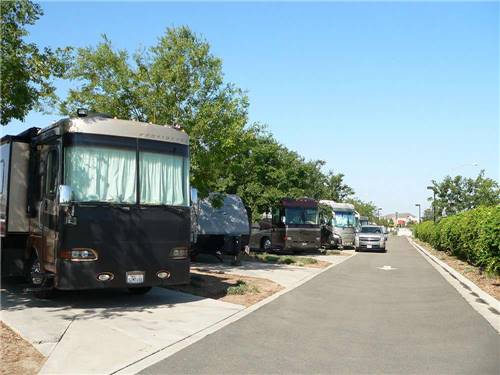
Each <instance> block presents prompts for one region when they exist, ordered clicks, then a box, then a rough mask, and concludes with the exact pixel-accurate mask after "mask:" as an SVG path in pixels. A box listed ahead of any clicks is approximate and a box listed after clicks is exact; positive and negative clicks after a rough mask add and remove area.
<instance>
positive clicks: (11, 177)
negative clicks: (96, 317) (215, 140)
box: [0, 111, 190, 294]
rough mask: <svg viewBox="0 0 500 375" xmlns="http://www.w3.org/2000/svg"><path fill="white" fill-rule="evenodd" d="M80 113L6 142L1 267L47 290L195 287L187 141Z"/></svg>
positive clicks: (160, 129)
mask: <svg viewBox="0 0 500 375" xmlns="http://www.w3.org/2000/svg"><path fill="white" fill-rule="evenodd" d="M79 115H80V117H77V118H70V119H63V120H61V121H59V122H57V123H55V124H53V125H52V126H50V127H48V128H45V129H42V130H40V129H37V128H32V129H30V130H28V131H26V132H24V133H21V134H20V135H18V136H14V137H12V136H7V137H4V138H2V140H1V147H2V148H1V155H2V159H1V163H0V164H1V167H2V173H3V175H2V189H1V202H2V207H1V208H2V213H1V215H2V216H1V220H2V250H1V253H2V268H3V269H8V274H14V273H16V271H17V272H18V273H19V272H21V273H25V274H27V275H29V277H30V279H31V281H32V283H33V290H34V291H35V292H37V293H39V294H43V293H45V292H49V291H50V290H51V289H52V288H56V289H61V290H77V289H96V288H121V287H128V288H130V290H131V292H134V293H144V292H147V291H148V290H149V289H150V288H151V287H152V286H155V285H172V284H183V283H187V282H189V258H188V249H189V243H190V207H189V206H190V204H189V193H188V192H189V153H188V147H189V146H188V145H189V139H188V136H187V135H186V133H184V132H183V131H181V130H179V129H176V128H173V127H170V126H157V125H152V124H146V123H141V122H136V121H127V120H118V119H111V118H107V117H105V116H86V113H85V112H84V111H80V113H79ZM4 275H6V274H5V273H4Z"/></svg>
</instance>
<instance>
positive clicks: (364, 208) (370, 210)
mask: <svg viewBox="0 0 500 375" xmlns="http://www.w3.org/2000/svg"><path fill="white" fill-rule="evenodd" d="M346 202H347V203H351V204H353V205H354V209H355V210H356V211H357V212H358V213H359V214H360V216H366V217H368V219H369V220H370V221H375V219H377V206H376V205H375V204H374V203H373V202H364V201H362V200H361V199H359V198H349V199H347V200H346Z"/></svg>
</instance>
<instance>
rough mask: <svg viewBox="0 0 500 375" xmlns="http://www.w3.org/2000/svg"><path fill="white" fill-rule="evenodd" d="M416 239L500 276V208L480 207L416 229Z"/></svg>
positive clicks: (426, 222) (424, 223)
mask: <svg viewBox="0 0 500 375" xmlns="http://www.w3.org/2000/svg"><path fill="white" fill-rule="evenodd" d="M414 235H415V237H416V238H418V239H420V240H422V241H424V242H427V243H429V244H430V245H432V247H434V248H435V249H436V250H439V251H444V252H446V253H448V254H451V255H454V256H456V257H457V258H459V259H462V260H465V261H467V262H468V263H470V264H472V265H474V266H478V267H480V268H481V269H484V270H485V271H486V272H487V273H490V274H495V275H500V206H496V207H479V208H476V209H474V210H469V211H465V212H462V213H459V214H457V215H453V216H449V217H446V218H443V219H441V220H440V221H439V223H437V224H434V223H433V222H431V221H425V222H423V223H420V224H418V225H416V226H415V228H414Z"/></svg>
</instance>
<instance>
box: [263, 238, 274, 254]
mask: <svg viewBox="0 0 500 375" xmlns="http://www.w3.org/2000/svg"><path fill="white" fill-rule="evenodd" d="M272 247H273V243H272V242H271V239H270V238H269V237H264V238H263V239H262V249H264V250H265V251H269V250H271V249H272Z"/></svg>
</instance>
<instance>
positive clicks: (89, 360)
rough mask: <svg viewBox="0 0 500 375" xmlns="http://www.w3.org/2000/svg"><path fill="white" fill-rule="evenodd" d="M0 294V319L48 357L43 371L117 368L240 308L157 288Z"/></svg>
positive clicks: (9, 290)
mask: <svg viewBox="0 0 500 375" xmlns="http://www.w3.org/2000/svg"><path fill="white" fill-rule="evenodd" d="M1 295H2V314H1V319H2V320H3V321H4V322H5V323H6V324H7V325H9V326H10V327H12V328H13V329H14V330H16V331H17V332H18V333H19V334H21V336H23V337H24V338H25V339H27V340H28V341H30V342H31V343H32V344H33V345H34V346H35V347H36V348H37V349H38V350H39V351H40V352H42V353H43V354H44V355H46V356H48V359H47V362H46V363H45V365H44V367H43V368H42V370H41V373H46V374H63V373H64V374H67V373H68V372H71V373H86V374H91V373H110V372H114V371H117V370H119V369H120V368H122V367H124V366H126V365H129V364H131V363H133V362H135V361H137V360H139V359H142V358H144V357H145V356H147V355H149V354H152V353H154V352H156V351H158V350H160V349H163V348H165V347H168V346H170V345H172V344H174V343H176V342H178V341H180V340H182V339H184V338H186V337H189V336H190V335H192V334H194V333H196V332H198V331H200V330H203V329H206V328H207V327H210V326H211V325H213V324H215V323H217V322H220V321H221V320H224V319H226V318H228V317H229V316H231V315H233V314H235V313H237V312H238V311H240V310H242V309H243V308H244V307H243V306H240V305H234V304H230V303H226V302H222V301H216V300H212V299H208V298H201V297H197V296H192V295H189V294H185V293H180V292H176V291H171V290H165V289H161V288H154V289H153V290H152V291H151V292H150V294H147V295H144V296H136V295H130V294H129V293H128V292H127V291H93V292H90V291H88V292H78V293H76V292H72V293H59V295H58V296H57V298H56V299H55V300H37V299H35V298H33V297H31V296H30V295H29V294H22V292H21V290H20V289H19V287H13V288H9V287H7V288H6V289H2V293H1Z"/></svg>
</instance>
